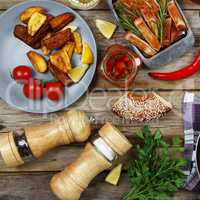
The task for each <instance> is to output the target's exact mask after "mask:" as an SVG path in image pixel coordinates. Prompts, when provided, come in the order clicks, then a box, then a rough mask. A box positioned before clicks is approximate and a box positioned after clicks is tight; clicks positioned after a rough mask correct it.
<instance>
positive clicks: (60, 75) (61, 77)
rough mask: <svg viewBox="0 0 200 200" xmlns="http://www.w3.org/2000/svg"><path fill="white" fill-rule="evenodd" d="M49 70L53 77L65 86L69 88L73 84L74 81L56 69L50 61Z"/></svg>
mask: <svg viewBox="0 0 200 200" xmlns="http://www.w3.org/2000/svg"><path fill="white" fill-rule="evenodd" d="M48 69H49V71H50V72H51V73H52V75H53V76H54V77H55V78H56V79H57V80H58V81H60V82H61V83H62V84H63V85H64V86H69V85H71V84H73V81H72V80H71V79H70V78H69V76H68V75H67V74H66V73H63V71H61V70H59V69H58V68H57V67H55V66H54V65H53V64H52V63H51V62H50V61H48Z"/></svg>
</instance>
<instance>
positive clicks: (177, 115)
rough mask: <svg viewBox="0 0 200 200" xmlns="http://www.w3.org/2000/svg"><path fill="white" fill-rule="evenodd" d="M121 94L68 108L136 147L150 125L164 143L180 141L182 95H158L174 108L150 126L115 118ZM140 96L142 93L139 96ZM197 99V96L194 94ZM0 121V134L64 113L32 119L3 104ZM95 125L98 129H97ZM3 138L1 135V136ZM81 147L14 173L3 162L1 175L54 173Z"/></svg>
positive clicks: (96, 94)
mask: <svg viewBox="0 0 200 200" xmlns="http://www.w3.org/2000/svg"><path fill="white" fill-rule="evenodd" d="M122 94H123V92H109V93H108V92H107V93H106V92H105V93H102V92H101V93H99V92H91V93H90V94H89V95H88V96H85V97H83V98H81V100H79V101H78V102H77V103H76V104H74V106H72V107H71V108H77V109H81V110H84V111H85V112H86V113H87V114H88V115H92V116H94V117H95V118H96V121H97V122H96V123H95V124H93V129H95V128H100V127H101V126H102V125H103V124H104V123H105V122H107V121H109V122H112V123H113V124H115V125H116V126H118V128H119V129H120V130H121V131H122V132H123V133H124V134H125V135H126V136H127V137H128V138H129V139H130V140H131V142H132V143H133V144H136V143H137V141H135V133H136V132H137V131H138V130H140V129H141V128H142V127H143V126H144V124H148V125H150V126H151V127H152V128H153V129H155V128H161V131H162V134H163V136H164V137H165V139H166V140H170V138H172V137H173V136H175V135H178V136H180V137H181V138H182V139H183V119H182V106H181V103H182V98H183V95H184V92H182V91H173V92H159V94H160V95H161V96H163V97H164V98H165V99H166V100H168V101H169V102H171V103H172V104H173V106H174V109H173V111H171V112H170V113H168V114H167V115H166V116H164V117H163V118H161V119H160V120H154V121H152V122H149V123H138V122H130V121H126V120H123V119H120V118H119V117H117V116H115V115H114V114H113V113H112V112H111V111H110V109H111V106H112V105H113V103H114V102H115V101H116V100H117V99H118V98H119V97H120V96H121V95H122ZM139 94H141V93H139ZM195 94H197V95H200V92H195ZM0 111H1V112H0V121H2V123H1V124H2V125H4V126H6V127H7V128H5V129H3V130H1V131H2V132H5V131H8V130H11V129H13V128H15V127H22V126H25V125H26V124H29V123H33V124H38V123H43V122H47V121H49V120H52V119H53V118H54V117H56V116H57V115H61V114H62V113H63V112H64V111H62V112H59V113H56V114H50V115H34V114H28V113H24V112H20V111H16V110H14V109H11V108H9V106H7V105H6V104H5V103H4V102H2V101H1V102H0ZM96 124H97V125H96ZM1 134H3V133H1ZM82 147H83V144H81V145H72V146H69V147H61V148H58V149H56V150H54V151H52V152H50V153H49V154H48V155H46V156H45V157H44V158H42V159H41V160H39V161H33V162H32V163H30V164H28V165H24V166H22V167H20V168H17V169H8V168H6V167H5V166H4V163H3V161H2V160H1V161H0V172H3V171H57V170H61V169H63V168H64V166H65V165H66V164H69V163H70V162H72V161H73V160H74V159H75V158H76V157H77V155H78V154H79V152H80V151H81V149H82Z"/></svg>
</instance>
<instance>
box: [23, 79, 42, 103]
mask: <svg viewBox="0 0 200 200" xmlns="http://www.w3.org/2000/svg"><path fill="white" fill-rule="evenodd" d="M23 93H24V95H25V97H26V98H28V99H31V100H38V99H42V98H43V93H44V87H43V84H42V83H41V81H39V80H37V79H34V78H33V79H29V81H28V82H27V83H26V84H25V85H24V87H23Z"/></svg>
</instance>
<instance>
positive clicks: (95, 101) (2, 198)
mask: <svg viewBox="0 0 200 200" xmlns="http://www.w3.org/2000/svg"><path fill="white" fill-rule="evenodd" d="M58 1H60V2H65V0H58ZM19 2H22V0H10V1H7V0H0V10H2V11H3V10H4V9H7V8H9V7H10V6H12V5H15V4H16V3H19ZM183 8H184V9H185V14H186V16H187V18H188V19H189V22H190V24H191V27H192V29H193V31H194V34H195V37H196V43H195V48H193V49H192V50H190V51H188V53H186V54H185V55H184V56H182V57H181V58H179V59H177V60H176V61H175V62H173V63H172V64H170V65H167V66H166V67H164V68H163V69H161V70H163V71H168V70H172V69H173V70H174V69H179V68H181V67H182V66H184V65H185V64H188V63H190V62H191V60H192V58H193V56H194V55H195V53H196V52H197V51H198V50H199V47H200V34H199V33H200V23H199V21H200V17H199V9H200V6H198V5H196V4H193V3H191V2H189V4H184V5H183ZM80 14H81V15H82V16H83V17H84V18H85V19H86V21H87V22H88V23H89V25H90V26H91V27H92V30H93V32H94V35H95V37H96V39H97V43H98V49H99V54H98V56H99V61H100V60H101V58H102V56H103V54H104V52H105V49H106V48H107V47H108V46H109V45H111V44H113V43H116V42H119V43H123V44H124V40H123V33H122V31H121V30H117V32H116V33H115V35H114V37H113V39H111V40H106V39H104V38H103V36H102V35H101V34H100V33H99V31H98V30H97V29H96V27H95V19H97V18H101V19H107V20H109V21H113V17H112V15H111V13H110V11H109V10H108V7H107V5H106V0H102V1H101V3H100V5H99V6H98V7H96V8H95V9H94V10H92V11H80ZM147 73H148V70H147V69H142V70H141V71H140V72H139V74H138V77H137V79H136V81H135V85H134V88H137V89H141V90H142V91H143V90H144V89H145V90H148V89H152V88H153V89H154V90H157V89H164V90H173V91H167V92H164V91H162V92H160V94H161V95H162V96H163V97H165V98H166V99H167V100H169V101H170V102H172V104H173V105H174V110H173V112H170V113H169V114H168V115H166V116H165V117H163V118H162V119H161V120H156V121H153V122H150V123H148V124H149V125H151V127H153V128H157V127H160V128H161V130H162V132H163V134H164V136H165V138H166V139H167V140H169V139H170V138H171V137H172V136H174V135H179V136H181V137H183V120H182V115H181V100H182V97H183V94H184V92H183V91H179V90H183V89H184V90H190V89H200V84H199V78H200V77H199V76H200V74H196V75H194V76H193V77H191V78H188V79H186V80H183V81H179V82H173V83H170V82H160V81H155V80H152V79H150V78H149V77H148V74H147ZM115 90H116V89H115V86H113V85H112V84H110V83H108V82H107V81H105V80H104V79H103V78H102V77H101V72H100V70H99V66H98V70H97V73H96V76H95V78H94V81H93V83H92V85H91V87H90V91H89V92H90V94H88V95H85V96H84V97H82V98H81V99H80V100H79V101H78V102H77V103H75V104H74V105H73V106H72V107H71V108H78V109H81V110H84V111H85V112H87V113H88V115H92V116H95V118H96V119H97V122H96V124H93V128H99V127H100V126H101V125H103V124H104V123H105V122H106V121H111V122H113V123H114V124H115V125H117V126H118V127H119V129H120V130H121V131H122V132H123V133H124V134H125V135H126V136H127V137H129V139H130V140H131V141H132V142H133V143H135V140H134V134H135V132H136V131H137V130H139V129H140V128H141V127H142V126H143V123H136V122H129V121H124V120H122V119H120V118H118V117H116V116H115V115H113V114H112V112H111V111H110V108H111V105H112V104H113V102H114V101H115V100H116V99H118V98H119V96H120V95H122V93H123V92H119V91H118V92H117V91H115ZM176 90H178V91H176ZM141 93H142V92H141ZM196 94H198V95H200V92H196ZM63 112H64V111H62V112H58V113H54V114H50V115H37V114H29V113H24V112H21V111H18V110H15V109H13V108H11V107H9V106H8V105H7V104H6V103H5V102H3V101H2V100H0V125H3V126H5V127H6V128H5V129H3V130H1V132H4V131H9V130H11V129H13V128H15V127H22V126H25V125H27V124H30V123H33V124H37V123H43V122H47V121H49V120H51V119H53V118H54V117H56V116H57V115H61V114H62V113H63ZM1 134H2V133H1ZM82 148H83V144H81V145H80V144H77V145H71V146H67V147H60V148H58V149H55V150H53V151H52V152H49V153H48V155H46V156H45V157H44V158H42V159H40V160H39V161H33V162H32V163H29V164H27V165H24V166H22V167H20V168H17V169H8V168H6V167H5V166H4V164H3V161H2V160H1V159H0V200H32V199H36V200H38V199H42V200H47V199H48V200H54V199H56V198H55V197H54V196H53V194H52V193H51V191H50V189H49V181H50V179H51V177H52V176H53V174H54V173H52V172H57V171H60V170H62V169H63V168H64V167H65V166H66V164H69V163H70V162H72V161H73V160H74V159H75V158H76V157H77V156H78V154H79V153H80V151H81V150H82ZM105 175H106V174H105V173H104V174H102V175H100V176H98V177H97V178H96V179H95V181H93V183H92V184H91V186H90V187H89V188H88V190H87V191H86V192H85V193H84V195H83V197H82V198H81V199H82V200H89V199H91V200H100V199H101V200H108V199H109V200H112V199H113V200H114V199H115V200H116V199H120V197H121V196H122V195H123V194H124V193H125V192H127V191H128V189H129V186H128V184H127V179H126V177H125V174H123V176H122V179H121V180H120V184H119V186H118V187H113V186H110V185H108V184H106V183H104V177H105ZM173 199H174V200H188V199H190V200H198V199H200V195H199V194H194V193H189V192H185V191H180V192H178V193H177V194H176V196H175V197H174V198H173Z"/></svg>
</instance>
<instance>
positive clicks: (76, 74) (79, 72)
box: [68, 64, 89, 83]
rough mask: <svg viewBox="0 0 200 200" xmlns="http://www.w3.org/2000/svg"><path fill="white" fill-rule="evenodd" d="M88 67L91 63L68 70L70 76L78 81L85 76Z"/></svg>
mask: <svg viewBox="0 0 200 200" xmlns="http://www.w3.org/2000/svg"><path fill="white" fill-rule="evenodd" d="M88 68H89V65H87V64H85V65H82V66H79V67H75V68H73V69H71V70H70V71H69V72H68V76H69V77H70V78H71V79H72V81H73V82H74V83H78V82H79V81H80V80H81V79H82V78H83V76H84V74H85V72H86V71H87V69H88Z"/></svg>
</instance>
